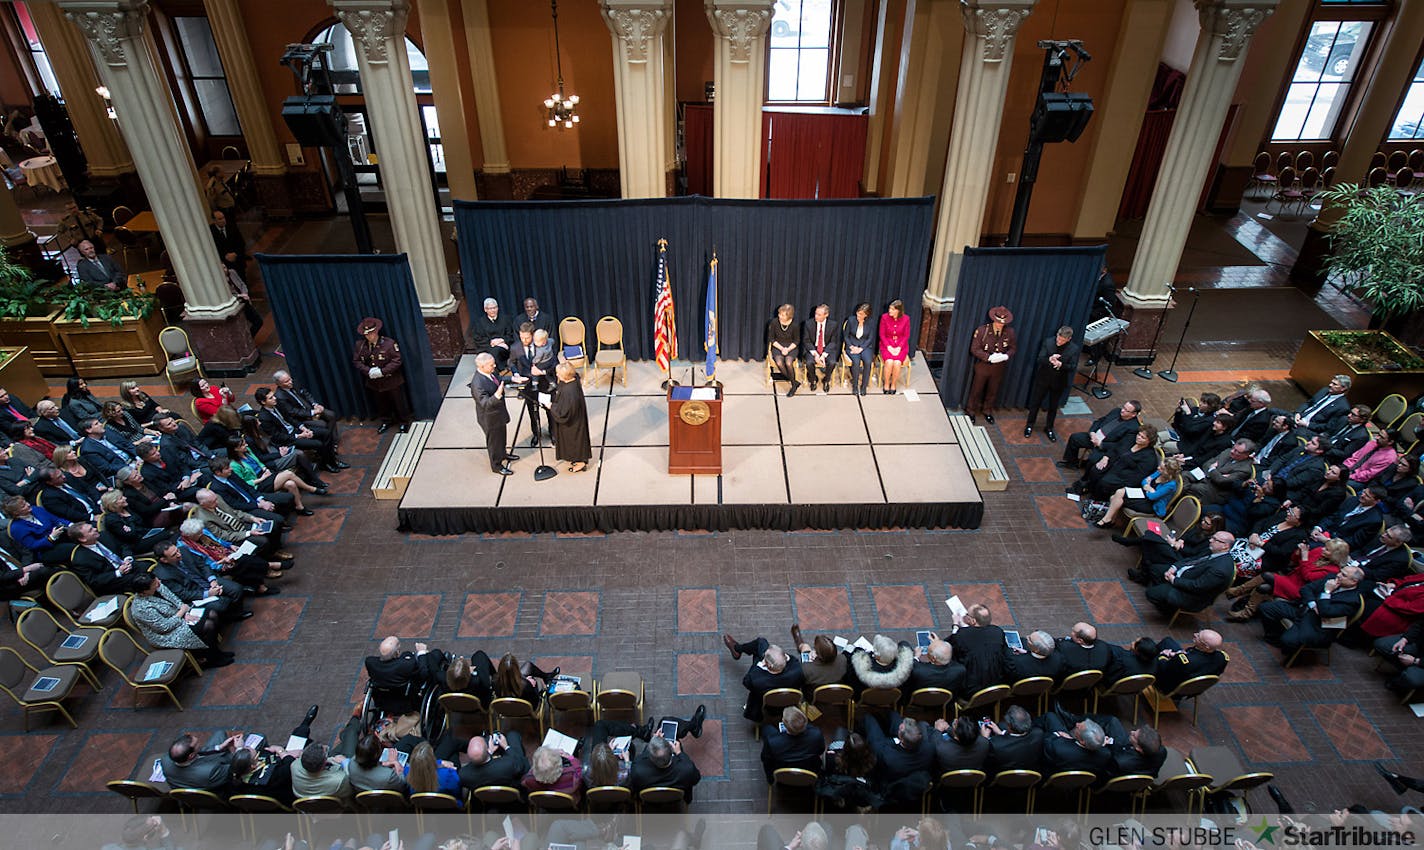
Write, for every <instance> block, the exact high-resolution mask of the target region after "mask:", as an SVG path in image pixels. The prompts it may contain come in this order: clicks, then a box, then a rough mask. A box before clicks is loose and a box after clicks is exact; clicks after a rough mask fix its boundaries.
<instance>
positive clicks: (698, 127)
mask: <svg viewBox="0 0 1424 850" xmlns="http://www.w3.org/2000/svg"><path fill="white" fill-rule="evenodd" d="M682 137H683V145H684V147H685V149H686V152H687V162H686V164H685V165H684V166H683V168H684V170H685V171H686V176H687V193H688V194H689V195H706V196H708V197H711V196H712V104H710V103H687V104H683V107H682Z"/></svg>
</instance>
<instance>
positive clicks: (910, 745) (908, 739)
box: [865, 711, 935, 783]
mask: <svg viewBox="0 0 1424 850" xmlns="http://www.w3.org/2000/svg"><path fill="white" fill-rule="evenodd" d="M884 723H885V725H884V726H881V725H880V724H881V720H880V718H879V717H877V716H875V715H870V716H868V717H866V718H865V742H866V744H868V745H869V746H870V749H871V750H872V751H873V752H874V753H875V756H876V765H875V770H876V773H877V775H878V776H879V777H880V779H881V782H887V783H888V782H892V781H894V780H897V779H900V778H901V777H904V776H907V775H909V774H911V773H914V772H916V771H929V770H930V769H932V768H933V767H934V763H935V748H934V744H933V738H932V737H931V735H932V734H933V733H932V730H931V729H930V725H929V724H928V723H926V722H924V721H923V720H915V719H914V718H911V717H901V716H900V714H899V712H896V711H891V712H889V713H887V714H886V715H885V720H884ZM887 730H888V731H887Z"/></svg>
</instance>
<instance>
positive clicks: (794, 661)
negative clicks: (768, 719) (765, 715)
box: [722, 635, 806, 723]
mask: <svg viewBox="0 0 1424 850" xmlns="http://www.w3.org/2000/svg"><path fill="white" fill-rule="evenodd" d="M722 643H723V645H725V646H726V647H727V651H728V652H730V653H732V660H733V661H738V660H740V659H741V657H742V656H743V655H750V656H751V657H752V666H751V668H750V669H749V670H747V675H745V676H743V677H742V686H743V687H745V688H746V689H747V704H746V708H745V709H744V710H743V712H742V716H743V717H746V718H747V719H748V720H750V721H752V722H753V723H760V722H761V700H762V697H763V696H765V695H766V692H767V691H771V690H775V689H777V688H800V687H801V686H802V685H803V684H805V681H806V680H805V678H804V677H803V676H802V675H801V657H800V656H799V655H796V656H791V655H788V654H787V653H786V650H784V649H782V648H781V647H779V646H777V645H776V644H774V643H768V642H767V639H766V638H764V637H759V638H756V639H754V640H750V641H747V642H746V643H737V641H736V640H735V639H733V638H732V636H731V635H722Z"/></svg>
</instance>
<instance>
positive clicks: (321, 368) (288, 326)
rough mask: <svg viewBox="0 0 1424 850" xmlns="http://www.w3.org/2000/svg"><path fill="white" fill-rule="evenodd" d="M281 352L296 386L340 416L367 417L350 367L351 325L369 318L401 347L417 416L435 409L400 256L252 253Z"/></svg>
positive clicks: (423, 340)
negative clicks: (303, 387)
mask: <svg viewBox="0 0 1424 850" xmlns="http://www.w3.org/2000/svg"><path fill="white" fill-rule="evenodd" d="M257 262H258V264H259V265H260V266H261V267H262V280H263V282H264V284H265V285H266V287H267V298H268V300H269V301H270V302H271V304H272V316H273V317H274V318H275V319H276V320H277V332H278V333H279V334H280V335H281V338H282V353H283V354H285V355H286V360H287V366H288V369H289V370H290V371H291V373H292V375H293V376H294V377H295V378H296V380H297V383H299V384H301V385H302V386H305V387H307V388H308V389H310V390H311V391H312V395H314V396H315V397H316V399H317V400H318V401H320V402H321V403H322V404H325V405H326V406H327V407H329V408H331V409H332V410H335V411H336V412H337V413H339V414H341V415H342V416H346V415H351V414H356V415H359V416H361V417H363V418H369V417H371V416H372V415H373V414H374V412H375V411H374V410H373V409H372V407H371V402H370V399H369V398H368V397H367V395H366V382H365V381H364V380H363V379H362V377H361V374H360V373H358V372H357V371H356V368H355V367H354V366H353V365H352V364H351V356H352V354H353V353H354V352H355V348H356V340H357V339H359V336H358V335H357V333H356V325H357V324H358V323H359V322H360V321H361V320H362V319H364V318H365V317H367V316H375V317H376V318H378V319H380V320H381V322H382V323H383V324H384V325H385V328H384V329H383V330H382V333H384V334H385V335H387V336H389V337H391V338H392V339H394V340H395V341H396V343H397V344H398V345H400V352H401V361H402V367H403V369H404V371H405V384H406V390H407V391H408V392H409V393H410V403H411V406H412V409H414V411H415V416H416V418H417V419H430V418H433V417H434V416H435V412H436V411H437V410H438V409H439V407H440V385H439V383H438V382H437V381H436V378H435V362H434V360H433V359H432V357H431V354H430V339H429V337H427V336H426V333H425V320H424V319H423V318H422V317H421V315H420V302H419V300H417V298H416V295H415V281H414V280H413V279H412V278H411V276H410V263H409V262H407V261H406V255H405V254H381V255H362V254H342V255H317V254H313V255H296V254H290V255H289V254H281V255H279V254H258V255H257Z"/></svg>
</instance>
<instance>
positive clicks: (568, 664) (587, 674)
mask: <svg viewBox="0 0 1424 850" xmlns="http://www.w3.org/2000/svg"><path fill="white" fill-rule="evenodd" d="M531 658H532V659H533V661H534V663H535V664H538V665H539V669H540V670H543V671H544V672H546V673H552V672H554V668H555V667H557V668H559V672H560V673H563V674H565V675H569V676H578V677H579V678H580V679H583V681H582V682H581V683H580V684H581V685H582V686H583V687H584V688H585V689H591V688H592V687H593V682H592V681H591V678H592V676H593V656H592V655H536V656H531ZM497 660H498V659H496V661H497ZM589 692H590V693H592V691H591V690H590V691H589Z"/></svg>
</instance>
